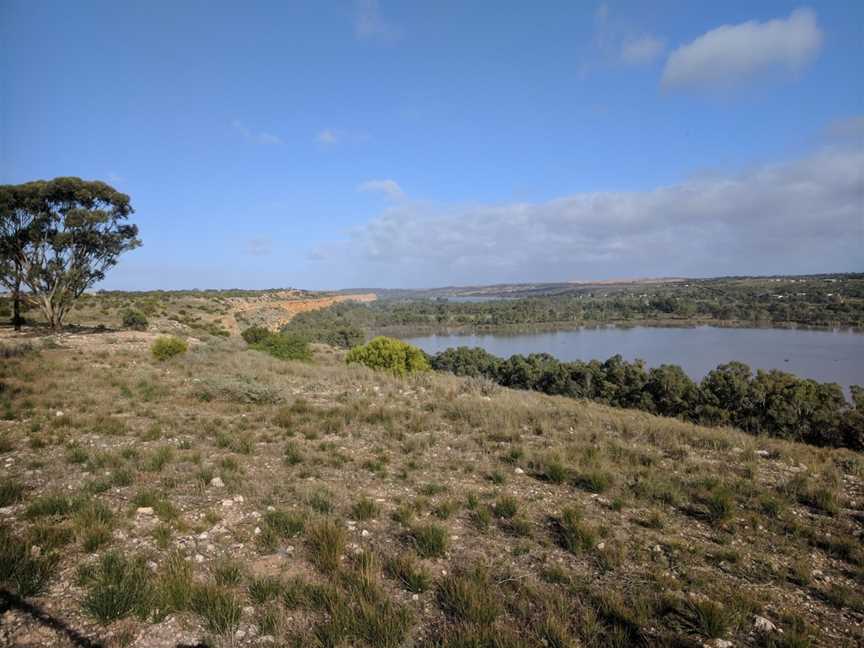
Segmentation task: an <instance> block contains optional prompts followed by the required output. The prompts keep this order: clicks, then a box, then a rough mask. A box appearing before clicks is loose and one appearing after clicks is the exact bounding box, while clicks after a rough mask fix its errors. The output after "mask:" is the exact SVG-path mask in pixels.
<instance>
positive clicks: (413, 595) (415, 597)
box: [411, 594, 420, 601]
mask: <svg viewBox="0 0 864 648" xmlns="http://www.w3.org/2000/svg"><path fill="white" fill-rule="evenodd" d="M411 600H412V601H419V600H420V595H419V594H412V595H411Z"/></svg>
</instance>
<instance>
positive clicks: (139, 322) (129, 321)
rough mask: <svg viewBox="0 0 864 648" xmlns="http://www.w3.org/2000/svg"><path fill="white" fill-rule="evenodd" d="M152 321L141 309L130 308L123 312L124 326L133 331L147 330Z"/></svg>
mask: <svg viewBox="0 0 864 648" xmlns="http://www.w3.org/2000/svg"><path fill="white" fill-rule="evenodd" d="M149 325H150V323H149V322H148V321H147V317H146V316H145V315H144V313H142V312H141V311H139V310H135V309H134V308H129V309H127V310H126V311H124V312H123V328H126V329H132V330H133V331H146V330H147V327H148V326H149Z"/></svg>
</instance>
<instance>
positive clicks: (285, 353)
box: [244, 329, 312, 360]
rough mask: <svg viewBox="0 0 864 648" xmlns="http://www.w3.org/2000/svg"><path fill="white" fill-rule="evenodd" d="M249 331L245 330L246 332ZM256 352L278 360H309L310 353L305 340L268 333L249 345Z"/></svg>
mask: <svg viewBox="0 0 864 648" xmlns="http://www.w3.org/2000/svg"><path fill="white" fill-rule="evenodd" d="M248 331H249V329H247V331H244V333H245V332H248ZM249 346H250V348H252V349H255V350H256V351H264V352H265V353H269V354H270V355H271V356H273V357H274V358H278V359H279V360H311V359H312V352H311V351H310V350H309V343H308V342H307V341H306V339H305V338H301V337H299V336H296V335H287V334H285V333H268V335H267V336H266V337H264V338H262V339H260V340H259V341H258V342H255V343H254V344H250V345H249Z"/></svg>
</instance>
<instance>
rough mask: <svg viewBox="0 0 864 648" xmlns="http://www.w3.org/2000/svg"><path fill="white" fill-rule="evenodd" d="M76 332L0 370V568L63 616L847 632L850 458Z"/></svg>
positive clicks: (381, 637) (854, 515)
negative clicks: (156, 352)
mask: <svg viewBox="0 0 864 648" xmlns="http://www.w3.org/2000/svg"><path fill="white" fill-rule="evenodd" d="M36 344H38V343H36ZM93 349H94V350H91V351H87V352H76V351H73V350H69V349H63V348H41V350H40V351H39V352H38V354H35V353H25V354H20V355H15V356H13V357H10V358H8V359H4V361H3V363H2V365H0V381H2V382H3V383H4V384H5V385H7V386H8V389H7V390H6V392H5V393H6V394H8V395H9V396H7V397H6V401H5V405H4V407H5V409H4V411H5V412H6V416H5V417H4V418H5V419H6V420H4V421H2V422H0V425H2V427H0V435H2V438H3V440H4V445H3V448H4V451H3V454H2V455H0V461H2V460H5V458H7V457H8V458H11V459H12V461H11V462H10V463H8V464H2V465H3V466H4V468H3V470H4V472H5V474H3V476H2V479H0V503H2V506H3V507H5V508H2V518H0V578H2V581H3V584H2V586H3V587H5V588H8V589H11V590H14V591H20V593H21V594H23V595H26V596H36V597H37V598H36V601H37V602H38V603H39V604H40V605H44V606H47V607H48V608H50V609H51V610H52V613H53V614H55V615H56V616H57V617H58V618H62V619H63V620H64V622H65V623H67V624H69V625H70V626H71V627H74V628H76V629H78V630H79V631H81V632H82V633H84V634H85V635H87V636H91V637H94V638H99V637H101V638H103V639H105V638H107V637H108V636H109V633H111V636H113V637H118V636H120V635H121V634H122V633H121V632H120V631H121V630H123V631H127V630H129V629H130V628H131V629H132V630H129V631H134V632H136V633H147V632H149V631H148V630H147V628H148V627H149V626H154V627H155V626H157V625H159V624H161V623H164V622H165V621H164V619H165V615H166V614H172V615H174V616H175V617H176V619H177V620H178V621H177V622H178V623H180V624H181V625H182V627H183V628H184V629H185V630H186V631H188V632H190V633H192V635H193V636H197V637H199V638H202V639H203V638H205V637H207V636H210V637H215V639H214V641H225V642H229V638H230V642H229V643H233V644H235V645H255V639H254V637H255V636H257V635H260V634H270V635H272V636H274V638H275V641H276V642H277V643H279V644H284V645H316V644H317V645H325V646H326V645H332V646H336V645H366V646H394V647H395V646H399V645H402V642H403V641H408V640H410V641H412V642H414V644H415V645H418V646H426V645H429V646H431V645H439V646H466V645H471V646H485V645H498V646H520V647H521V646H529V647H536V648H540V646H544V645H545V646H574V647H575V646H627V645H633V644H634V643H641V644H642V645H658V646H662V645H681V646H687V645H701V644H702V642H705V641H708V640H709V639H710V640H713V639H716V638H720V639H727V640H730V641H733V642H734V644H735V645H736V646H739V645H740V646H748V645H753V646H769V645H776V646H781V645H813V646H829V645H830V646H832V647H834V646H854V645H859V644H860V642H862V641H864V635H862V630H861V628H862V621H864V611H862V603H861V597H860V594H858V592H860V591H861V589H862V586H864V553H862V551H861V548H860V547H861V537H862V525H864V488H862V479H864V461H862V458H861V456H860V455H856V454H855V453H852V452H848V451H843V450H828V449H817V448H812V447H807V446H803V445H799V444H793V443H787V442H783V441H780V440H776V439H774V440H772V439H760V438H755V437H752V436H747V435H744V434H741V433H739V432H737V431H735V430H725V429H705V428H700V427H697V426H693V425H689V424H685V423H682V422H679V421H675V420H669V419H661V418H656V417H652V416H650V415H647V414H644V413H640V412H632V411H621V410H615V409H611V408H606V407H602V406H599V405H595V404H590V403H583V402H578V401H573V400H566V399H561V398H553V397H547V396H543V395H540V394H531V393H521V392H513V391H510V390H506V389H496V390H492V391H490V390H486V389H481V388H477V387H476V386H473V385H472V384H471V383H470V382H469V381H463V380H460V379H457V378H454V377H451V376H443V375H427V376H422V377H420V378H414V379H407V380H398V379H395V378H392V377H389V376H386V375H380V374H375V373H373V372H370V371H367V370H365V369H363V368H359V367H345V366H344V365H343V364H341V362H340V361H339V360H340V356H339V354H336V353H333V352H331V351H322V350H320V349H319V351H318V355H317V360H316V362H314V363H311V364H297V363H285V362H280V361H278V360H275V359H272V358H269V357H267V356H265V355H264V354H257V353H251V352H247V351H245V350H244V349H243V345H242V343H239V342H237V341H235V340H233V339H227V340H224V339H217V338H212V339H210V340H209V341H208V342H207V343H205V344H199V345H196V346H193V347H191V348H190V350H189V351H188V353H186V354H185V355H183V356H179V357H177V358H174V359H172V361H171V362H169V363H158V362H157V361H155V360H153V359H151V358H150V357H149V356H148V353H147V349H146V347H142V348H127V349H122V348H121V349H115V348H112V349H111V352H110V353H108V352H107V350H106V351H102V350H100V349H99V347H98V346H95V343H94V347H93ZM58 412H59V413H60V414H59V415H58ZM216 478H218V479H216ZM33 547H38V549H35V550H34V549H33ZM22 557H27V561H25V562H26V564H24V563H21V560H22ZM18 563H21V564H22V565H23V566H22V567H16V566H15V565H16V564H18ZM79 572H80V575H81V576H80V578H78V577H77V576H76V575H77V574H78V573H79ZM250 607H251V609H252V610H253V611H252V612H250V611H249V609H247V608H250ZM757 615H758V616H762V617H765V618H767V619H769V620H770V621H771V622H772V623H774V624H776V625H777V626H778V627H779V628H782V629H783V630H784V632H783V633H782V634H781V633H779V632H773V633H769V634H767V635H764V634H760V633H758V632H756V631H755V630H754V619H755V618H756V616H757ZM289 618H290V622H289V621H288V619H289ZM796 618H797V619H798V620H795V619H796ZM34 623H35V622H34V621H32V620H30V621H28V620H27V619H25V618H23V617H17V616H16V617H15V618H12V619H11V620H10V623H7V624H6V628H5V629H4V632H7V633H12V634H7V635H4V637H13V638H14V636H16V635H15V633H21V634H23V633H26V632H28V631H30V630H32V627H33V624H34ZM238 630H240V631H242V632H241V634H240V637H239V638H238V635H237V631H238ZM251 630H254V632H250V631H251ZM57 641H58V642H62V641H63V640H62V638H60V635H57ZM493 641H494V642H497V643H493ZM796 642H797V643H796ZM808 642H809V643H808ZM58 645H63V644H62V643H60V644H58Z"/></svg>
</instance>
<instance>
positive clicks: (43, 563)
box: [0, 526, 57, 596]
mask: <svg viewBox="0 0 864 648" xmlns="http://www.w3.org/2000/svg"><path fill="white" fill-rule="evenodd" d="M40 540H41V538H40ZM45 548H46V547H44V546H43V550H44V549H45ZM56 564H57V555H56V554H54V553H37V552H34V551H33V545H31V544H30V543H28V542H25V541H23V540H21V539H19V538H16V537H15V536H14V535H12V532H11V531H9V530H8V529H7V528H6V527H3V526H0V586H3V585H8V586H10V587H11V588H12V589H13V590H14V591H15V592H17V593H18V594H19V595H21V596H33V595H35V594H38V593H39V592H41V591H42V589H43V588H44V587H45V584H46V583H47V582H48V578H49V577H50V576H51V573H52V571H53V569H54V567H55V565H56Z"/></svg>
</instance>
